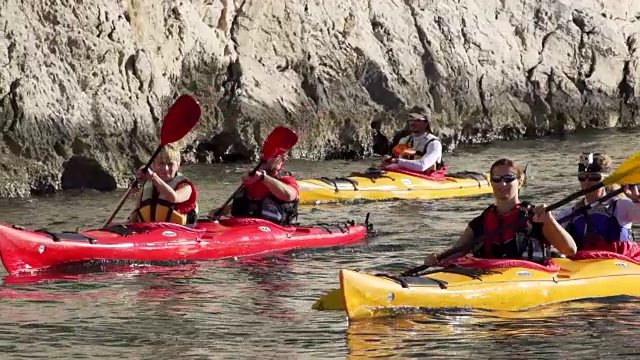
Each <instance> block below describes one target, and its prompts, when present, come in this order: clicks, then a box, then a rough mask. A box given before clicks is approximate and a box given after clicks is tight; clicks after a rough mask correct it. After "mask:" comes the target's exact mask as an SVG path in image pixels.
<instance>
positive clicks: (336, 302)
mask: <svg viewBox="0 0 640 360" xmlns="http://www.w3.org/2000/svg"><path fill="white" fill-rule="evenodd" d="M344 306H345V305H344V297H343V296H342V291H340V289H336V290H331V291H329V292H328V293H326V294H324V295H322V296H321V297H320V299H318V300H317V301H316V302H315V303H314V304H313V306H312V307H311V308H312V309H313V310H344Z"/></svg>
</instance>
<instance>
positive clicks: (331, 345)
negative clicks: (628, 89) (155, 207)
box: [0, 130, 640, 359]
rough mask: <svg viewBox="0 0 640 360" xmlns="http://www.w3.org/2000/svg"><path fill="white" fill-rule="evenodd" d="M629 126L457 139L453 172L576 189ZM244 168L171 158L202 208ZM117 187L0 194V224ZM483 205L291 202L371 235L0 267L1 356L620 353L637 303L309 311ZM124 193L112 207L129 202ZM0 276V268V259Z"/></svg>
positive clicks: (83, 222) (424, 245)
mask: <svg viewBox="0 0 640 360" xmlns="http://www.w3.org/2000/svg"><path fill="white" fill-rule="evenodd" d="M639 134H640V132H639V131H635V132H629V131H615V130H614V131H597V132H596V131H590V132H585V133H581V134H579V135H575V136H569V137H567V138H564V139H560V138H551V139H550V138H547V139H537V140H526V141H518V142H505V143H495V144H492V145H490V146H478V147H471V148H464V149H458V150H456V151H455V153H453V154H448V156H447V157H446V160H447V162H448V164H449V165H450V166H451V169H452V170H454V171H457V170H475V171H483V170H484V171H486V170H487V169H488V168H489V166H490V165H491V163H492V162H493V161H495V160H496V159H498V158H499V157H502V156H505V155H507V156H509V157H512V158H514V159H516V160H519V161H522V162H523V163H526V164H529V166H530V176H529V182H528V185H527V187H526V190H525V194H524V195H523V199H524V200H528V201H532V202H534V203H536V204H537V203H540V202H546V203H552V202H554V201H557V200H559V199H561V198H562V197H564V196H566V195H568V194H569V193H571V192H572V191H574V190H577V188H578V183H577V180H576V179H575V173H576V171H577V165H576V162H577V159H578V155H579V153H580V152H582V151H589V150H592V151H603V150H606V151H607V152H608V153H609V154H610V155H612V157H613V158H614V160H616V163H617V164H619V163H620V161H622V160H624V159H625V158H626V157H628V156H630V155H631V154H633V153H634V152H635V151H637V149H638V148H639V145H640V140H639V139H640V138H639V137H638V135H639ZM372 162H374V160H366V161H359V162H345V161H331V162H325V163H311V162H305V161H294V162H291V163H290V164H288V170H290V171H293V172H294V174H295V175H296V177H298V178H309V177H316V176H343V175H345V174H348V173H350V172H351V171H362V170H363V169H364V168H366V167H368V166H369V165H371V164H372ZM250 167H251V165H250V164H247V165H224V166H223V165H219V166H193V167H189V168H186V169H185V173H186V174H187V175H189V176H190V177H192V178H193V179H194V180H195V181H196V182H197V184H198V185H199V190H200V199H201V201H200V207H201V209H202V211H203V212H204V211H207V210H208V209H210V208H213V207H217V206H219V205H220V204H221V203H222V202H224V200H225V199H226V197H227V196H229V194H231V193H232V192H233V190H234V189H235V188H236V186H237V185H238V178H239V176H240V175H241V174H242V172H244V171H246V170H248V169H249V168H250ZM123 193H124V191H119V192H114V193H109V194H99V193H93V192H88V191H87V192H75V193H66V194H62V195H56V196H51V197H44V198H32V199H27V200H15V199H2V200H0V205H1V206H0V219H1V221H2V222H5V223H18V224H21V225H24V226H27V227H29V228H42V227H47V228H49V229H53V230H75V229H76V228H77V227H81V228H83V229H86V228H90V227H94V226H99V225H100V224H101V223H102V222H103V221H104V220H105V219H106V218H107V217H108V216H109V214H110V213H111V211H112V210H113V209H114V207H115V205H116V204H117V202H118V201H119V199H120V197H121V196H122V194H123ZM490 202H491V198H490V197H489V196H484V197H479V198H473V199H447V200H439V201H428V202H419V201H399V202H380V203H368V204H360V205H325V206H319V207H315V208H313V207H303V208H302V209H301V216H300V218H301V221H305V220H306V221H308V222H309V223H316V222H321V221H325V222H332V221H344V220H349V219H355V220H358V221H363V220H364V218H365V216H366V213H367V212H370V213H371V221H372V222H373V223H374V226H375V228H376V229H377V230H378V231H379V235H378V236H377V237H375V238H371V239H369V240H368V242H367V243H366V244H363V245H356V246H351V247H341V248H329V249H313V250H299V251H294V252H290V253H286V254H272V255H270V256H268V257H261V258H246V259H239V260H220V261H209V262H199V263H194V264H184V265H175V266H170V267H155V268H146V267H140V268H137V269H131V268H127V267H123V268H122V269H120V270H119V271H110V272H92V273H84V274H68V275H66V276H65V277H63V278H60V277H58V278H53V279H49V280H42V279H41V281H40V282H32V281H30V282H29V281H27V282H24V281H22V282H21V281H20V279H16V278H13V277H8V276H6V273H4V272H2V273H0V276H3V277H4V285H3V286H2V287H0V314H2V315H0V353H1V354H2V359H10V358H49V359H57V358H60V359H62V358H64V359H69V358H98V357H106V358H115V357H123V358H131V359H156V358H158V359H165V358H177V357H180V358H198V359H200V358H202V359H208V358H274V357H280V358H296V359H297V358H345V357H353V358H359V357H363V358H369V357H379V356H380V357H382V356H395V357H407V358H415V357H430V358H445V357H447V358H450V357H455V358H469V357H471V356H474V355H475V356H477V355H480V356H481V357H486V358H488V357H501V358H504V357H508V358H512V357H515V356H519V357H525V358H527V359H534V358H551V357H570V358H585V359H586V358H603V357H619V358H631V357H633V356H634V355H635V356H637V355H638V354H639V353H640V346H639V345H637V344H636V343H635V341H634V339H636V338H637V337H638V335H639V334H640V331H639V330H638V325H640V324H639V321H638V320H637V318H638V315H639V313H640V301H638V300H634V299H622V300H619V301H614V300H607V301H600V302H581V303H574V304H564V305H557V306H553V307H546V308H543V309H540V310H536V311H530V312H526V313H519V314H485V313H477V312H464V311H459V312H440V313H427V314H414V315H407V316H401V317H395V318H390V319H379V320H367V321H358V322H352V323H349V322H348V321H347V320H346V318H345V316H344V314H343V313H342V312H326V311H324V312H318V311H314V310H311V305H312V304H313V302H314V301H315V300H316V299H317V298H318V297H319V296H321V295H322V294H324V293H325V292H327V291H329V290H331V289H334V288H336V287H337V286H338V277H337V275H338V270H339V269H340V268H352V269H353V268H359V269H366V270H371V271H392V272H397V271H398V270H401V269H406V268H408V267H412V266H415V265H417V264H419V263H420V262H421V261H422V258H423V256H424V254H426V253H427V252H431V251H434V250H435V251H437V250H441V249H443V248H445V247H446V246H447V245H448V244H449V243H451V242H452V241H454V240H455V239H457V236H458V235H459V234H460V233H461V231H462V230H463V229H464V227H465V225H466V223H467V222H468V221H469V220H471V218H473V217H474V216H476V215H477V214H479V213H480V212H481V211H482V209H484V207H486V206H487V205H488V204H489V203H490ZM130 205H131V204H130V203H129V204H128V205H127V206H125V208H123V209H122V210H121V211H120V217H121V218H122V217H124V216H126V214H128V212H129V211H130V210H131V206H130ZM0 271H3V270H0Z"/></svg>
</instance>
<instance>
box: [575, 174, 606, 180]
mask: <svg viewBox="0 0 640 360" xmlns="http://www.w3.org/2000/svg"><path fill="white" fill-rule="evenodd" d="M587 179H589V181H594V182H600V181H602V174H601V173H580V174H578V180H579V181H580V182H584V181H586V180H587Z"/></svg>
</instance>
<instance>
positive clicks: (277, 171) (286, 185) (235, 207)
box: [209, 156, 300, 225]
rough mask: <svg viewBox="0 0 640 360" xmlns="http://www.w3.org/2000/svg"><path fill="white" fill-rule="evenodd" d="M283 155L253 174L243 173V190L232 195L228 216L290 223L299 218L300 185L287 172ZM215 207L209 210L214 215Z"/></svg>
mask: <svg viewBox="0 0 640 360" xmlns="http://www.w3.org/2000/svg"><path fill="white" fill-rule="evenodd" d="M286 159H287V157H286V156H278V157H275V158H273V159H271V160H269V161H267V162H266V163H265V164H264V165H262V166H261V167H260V169H259V170H258V171H256V172H255V174H253V175H251V173H246V174H244V175H243V176H242V183H243V185H244V187H243V189H242V191H240V192H239V194H238V195H236V197H234V199H233V202H232V204H231V216H233V217H250V218H259V219H264V220H268V221H271V222H274V223H276V224H280V225H291V224H293V223H295V221H296V220H297V217H298V202H299V197H300V186H299V185H298V182H297V181H296V179H295V178H294V177H293V176H291V175H290V174H288V173H286V172H285V171H284V168H283V166H282V165H283V163H284V161H285V160H286ZM215 212H216V210H215V209H214V210H212V211H211V212H210V213H209V217H210V218H214V215H215Z"/></svg>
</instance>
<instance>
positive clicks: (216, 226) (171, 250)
mask: <svg viewBox="0 0 640 360" xmlns="http://www.w3.org/2000/svg"><path fill="white" fill-rule="evenodd" d="M367 218H368V216H367ZM369 230H371V224H369V223H368V220H367V221H365V224H356V223H355V222H353V221H351V222H349V223H346V224H321V225H315V226H309V227H294V226H289V227H282V226H279V225H276V224H274V223H272V222H269V221H265V220H259V219H246V218H245V219H225V220H220V221H219V222H213V221H207V220H205V221H201V222H198V223H197V224H196V225H195V226H193V227H185V226H182V225H177V224H173V223H138V224H129V225H116V226H109V227H108V228H103V229H94V230H87V231H80V232H62V233H53V232H49V231H46V230H36V231H32V230H27V229H24V228H23V227H20V226H16V225H13V226H11V225H0V256H1V257H2V263H3V264H4V267H5V268H6V269H7V271H8V272H9V274H12V275H13V274H18V273H24V272H33V271H38V270H42V269H46V268H50V267H55V268H57V267H59V266H64V265H69V264H78V263H84V262H91V261H95V260H113V261H119V260H121V261H127V260H128V261H181V260H213V259H221V258H228V257H235V256H247V255H256V254H262V253H266V252H270V251H286V250H292V249H300V248H311V247H327V246H340V245H349V244H354V243H357V242H360V241H361V240H363V239H364V238H365V237H366V235H367V233H368V232H369Z"/></svg>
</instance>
